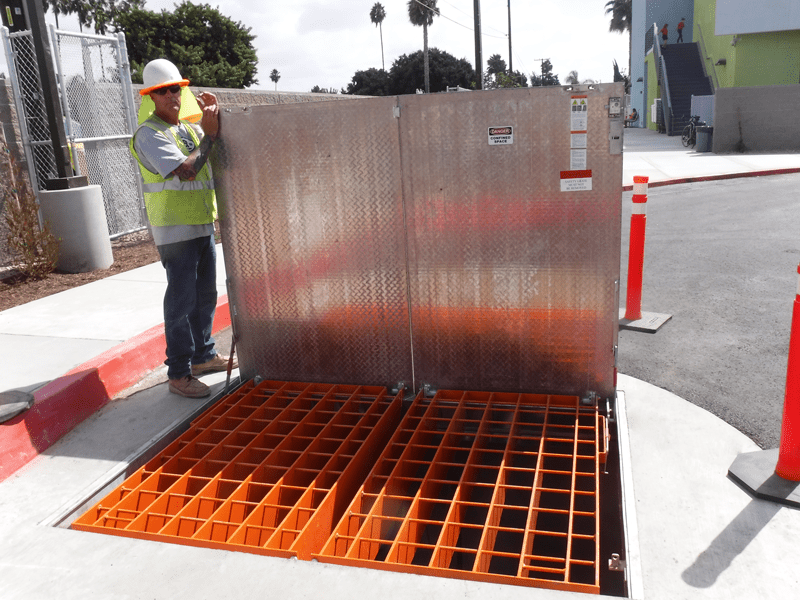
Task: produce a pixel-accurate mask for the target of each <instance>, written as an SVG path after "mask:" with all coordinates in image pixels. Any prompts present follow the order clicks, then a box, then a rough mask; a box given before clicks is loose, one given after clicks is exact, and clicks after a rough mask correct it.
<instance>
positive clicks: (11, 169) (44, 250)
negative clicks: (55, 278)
mask: <svg viewBox="0 0 800 600" xmlns="http://www.w3.org/2000/svg"><path fill="white" fill-rule="evenodd" d="M2 142H3V140H2V139H0V209H2V207H3V206H5V219H6V224H7V225H8V249H9V250H10V253H11V255H12V256H14V257H15V258H16V259H17V260H19V266H18V267H17V268H18V269H19V270H20V271H21V272H22V274H23V275H25V276H26V277H29V278H31V279H43V278H45V277H47V275H48V274H49V273H52V272H53V271H54V270H55V268H56V262H57V261H58V243H59V240H58V239H56V237H55V236H54V235H53V234H52V233H51V232H50V227H49V226H48V225H47V223H45V224H44V228H41V227H39V204H38V203H37V202H36V196H35V195H34V194H33V191H32V190H31V186H30V184H29V183H28V180H27V178H26V177H25V174H24V172H23V170H22V167H20V166H19V165H18V164H17V163H16V161H15V160H14V157H13V156H12V154H11V153H10V152H9V150H8V147H7V146H6V145H5V144H4V143H2ZM0 212H2V211H0Z"/></svg>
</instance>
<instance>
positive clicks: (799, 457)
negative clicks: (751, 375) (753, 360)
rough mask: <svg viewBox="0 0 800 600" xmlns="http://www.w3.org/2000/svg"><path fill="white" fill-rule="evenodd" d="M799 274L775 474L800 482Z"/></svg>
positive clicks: (799, 276)
mask: <svg viewBox="0 0 800 600" xmlns="http://www.w3.org/2000/svg"><path fill="white" fill-rule="evenodd" d="M797 273H798V282H797V294H796V295H795V297H794V308H793V310H792V329H791V333H790V334H789V362H788V364H787V365H786V392H785V394H784V398H783V421H782V424H781V445H780V450H779V451H778V464H777V465H776V467H775V474H776V475H778V476H779V477H783V478H784V479H788V480H789V481H800V265H798V267H797Z"/></svg>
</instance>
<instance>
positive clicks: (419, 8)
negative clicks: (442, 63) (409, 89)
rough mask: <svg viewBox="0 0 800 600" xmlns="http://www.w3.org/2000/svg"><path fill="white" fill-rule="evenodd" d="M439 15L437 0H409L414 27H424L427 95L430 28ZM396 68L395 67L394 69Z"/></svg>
mask: <svg viewBox="0 0 800 600" xmlns="http://www.w3.org/2000/svg"><path fill="white" fill-rule="evenodd" d="M438 14H439V9H437V8H436V0H408V19H409V20H410V21H411V24H412V25H415V26H417V27H422V39H423V50H424V61H425V88H424V89H425V93H426V94H428V93H430V65H429V60H428V26H429V25H431V24H432V23H433V17H435V16H437V15H438ZM392 68H394V67H392Z"/></svg>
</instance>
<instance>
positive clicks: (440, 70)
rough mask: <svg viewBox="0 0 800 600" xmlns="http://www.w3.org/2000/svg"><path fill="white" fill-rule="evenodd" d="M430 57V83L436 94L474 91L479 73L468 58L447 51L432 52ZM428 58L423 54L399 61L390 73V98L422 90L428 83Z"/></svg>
mask: <svg viewBox="0 0 800 600" xmlns="http://www.w3.org/2000/svg"><path fill="white" fill-rule="evenodd" d="M428 56H429V83H430V90H431V91H432V92H444V91H446V90H447V88H448V87H455V86H461V87H463V88H467V89H470V88H472V87H473V86H474V83H475V82H476V81H477V80H476V75H475V70H474V69H473V68H472V65H471V64H470V63H469V61H467V60H466V59H464V58H456V57H455V56H453V55H452V54H448V53H447V52H444V51H443V50H439V49H437V48H431V49H430V51H429V52H428ZM424 64H425V57H424V53H423V52H422V51H421V50H418V51H417V52H414V53H412V54H408V55H406V54H403V55H402V56H400V57H398V58H397V59H396V60H395V61H394V63H393V64H392V68H391V69H390V70H389V95H395V94H413V93H415V92H416V91H417V90H418V89H421V87H422V85H424V80H425V76H424V73H425V68H424Z"/></svg>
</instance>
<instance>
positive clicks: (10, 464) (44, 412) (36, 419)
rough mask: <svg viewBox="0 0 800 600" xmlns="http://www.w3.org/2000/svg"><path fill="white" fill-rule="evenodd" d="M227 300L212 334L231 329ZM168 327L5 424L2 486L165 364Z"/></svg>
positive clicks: (69, 376) (0, 435) (0, 430)
mask: <svg viewBox="0 0 800 600" xmlns="http://www.w3.org/2000/svg"><path fill="white" fill-rule="evenodd" d="M230 324H231V314H230V309H229V307H228V297H227V296H222V297H220V298H219V299H218V300H217V312H216V314H215V317H214V327H213V332H214V333H217V332H218V331H221V330H223V329H225V328H226V327H229V326H230ZM166 346H167V343H166V339H165V337H164V324H163V323H162V324H161V325H156V326H155V327H153V328H152V329H148V330H147V331H145V332H144V333H141V334H139V335H137V336H136V337H133V338H131V339H130V340H128V341H126V342H122V343H121V344H119V345H117V346H115V347H114V348H111V349H110V350H107V351H106V352H103V353H102V354H100V355H99V356H97V357H95V358H93V359H92V360H90V361H87V362H85V363H84V364H82V365H80V366H78V367H75V368H74V369H72V370H71V371H69V372H68V373H66V374H65V375H64V376H62V377H59V378H58V379H55V380H53V381H51V382H50V383H48V384H47V385H45V386H44V387H42V388H41V389H39V390H37V391H36V392H35V393H34V398H35V400H34V405H33V406H32V407H31V408H30V410H28V411H26V412H24V413H23V414H21V415H19V416H17V417H15V418H14V419H11V420H10V421H7V422H6V423H3V424H0V448H2V449H3V452H2V454H0V481H3V480H5V479H6V478H8V477H9V476H10V475H11V474H13V473H14V472H15V471H17V470H18V469H20V468H21V467H22V466H24V465H25V464H27V463H28V462H30V461H31V460H32V459H33V458H35V457H36V456H37V455H39V454H40V453H42V452H44V451H45V450H46V449H47V448H49V447H50V446H52V445H53V444H54V443H55V442H56V441H58V440H59V439H60V438H61V437H63V436H64V435H66V434H67V433H69V432H70V431H71V430H72V429H73V428H74V427H75V426H76V425H78V424H79V423H81V422H82V421H84V420H85V419H86V418H87V417H89V416H91V415H92V414H93V413H94V412H95V411H96V410H97V409H99V408H100V407H102V406H103V405H105V404H106V403H108V401H109V400H110V399H111V398H113V397H114V396H116V395H117V394H119V393H120V392H121V391H123V390H125V389H127V388H128V387H130V386H131V385H133V384H134V383H136V382H137V381H139V380H140V379H141V377H142V376H143V375H144V374H145V373H147V372H149V371H152V370H153V369H154V368H156V367H158V366H159V365H160V364H161V363H162V362H163V361H164V352H165V349H166Z"/></svg>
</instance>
